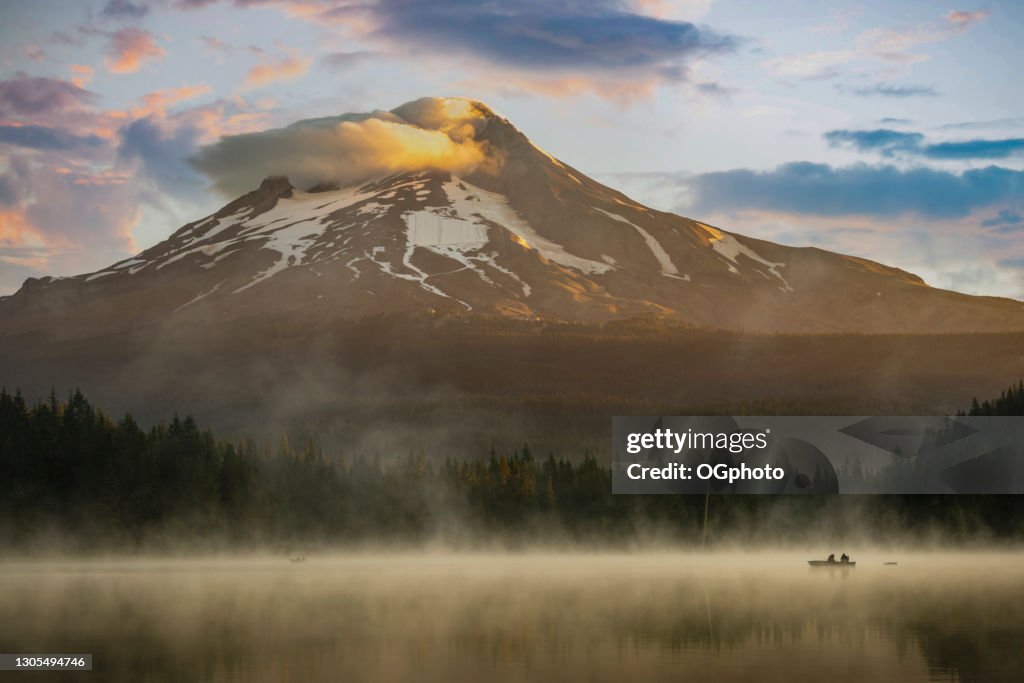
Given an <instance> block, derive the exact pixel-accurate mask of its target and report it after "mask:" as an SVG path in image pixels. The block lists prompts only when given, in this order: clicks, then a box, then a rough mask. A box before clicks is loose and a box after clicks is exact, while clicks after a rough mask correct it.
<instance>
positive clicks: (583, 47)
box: [0, 0, 1024, 299]
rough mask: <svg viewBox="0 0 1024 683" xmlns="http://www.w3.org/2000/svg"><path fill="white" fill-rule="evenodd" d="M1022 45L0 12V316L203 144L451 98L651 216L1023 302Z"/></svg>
mask: <svg viewBox="0 0 1024 683" xmlns="http://www.w3.org/2000/svg"><path fill="white" fill-rule="evenodd" d="M1022 38H1024V3H1021V2H1015V1H1005V0H1004V1H1002V2H981V3H980V4H964V5H961V4H952V5H942V4H940V3H935V2H911V1H907V0H884V1H878V0H871V1H869V2H821V1H816V2H809V1H803V0H779V1H777V2H772V3H752V2H742V1H729V0H678V1H672V0H525V1H518V2H511V1H509V0H490V1H488V2H479V1H471V0H431V1H429V2H427V1H425V0H297V1H294V2H289V1H286V0H220V1H218V0H96V1H95V2H88V1H87V2H78V3H68V2H65V1H63V0H34V1H33V2H31V3H26V2H22V1H21V0H0V295H2V294H6V293H10V292H13V291H15V290H17V288H18V287H19V286H20V285H21V283H22V282H23V281H24V280H25V278H27V277H39V276H43V275H53V276H63V275H73V274H78V273H84V272H91V271H94V270H97V269H100V268H103V267H105V266H107V265H109V264H111V263H113V262H115V261H118V260H121V259H123V258H126V257H128V256H130V255H132V254H134V253H136V252H138V251H140V250H142V249H144V248H146V247H149V246H152V245H153V244H155V243H157V242H158V241H160V240H162V239H164V238H166V237H167V236H168V235H170V234H171V233H172V232H173V231H174V230H175V229H177V228H178V227H180V226H181V225H183V224H185V223H187V222H190V221H192V220H195V219H197V218H199V217H201V216H204V215H206V214H208V213H211V212H212V211H214V210H216V209H217V208H219V207H220V206H221V205H223V204H224V203H226V202H227V200H229V199H231V198H233V197H232V196H229V194H230V191H234V190H237V188H235V187H231V188H230V190H229V189H228V188H227V187H226V186H225V184H224V183H220V182H218V178H217V177H216V175H215V174H213V173H211V171H210V164H204V163H203V160H204V159H207V158H208V157H209V155H210V154H211V150H217V149H220V147H219V145H224V144H230V143H231V141H232V140H237V139H236V138H229V139H228V140H227V143H225V142H221V139H222V138H223V137H224V136H235V135H241V134H245V133H254V132H258V131H272V130H273V129H278V128H281V127H284V126H288V125H289V124H291V123H293V122H295V121H298V120H304V119H310V118H318V117H332V116H338V115H341V114H345V113H350V112H371V111H375V110H391V109H394V108H395V107H398V106H399V105H402V104H403V103H405V102H409V101H412V100H415V99H417V98H421V97H425V96H459V97H468V98H472V99H477V100H480V101H482V102H484V103H486V104H488V105H489V106H490V107H492V108H493V109H494V110H496V111H497V112H499V113H500V114H501V115H503V116H505V117H507V118H509V119H510V120H511V121H512V122H513V123H514V124H515V125H516V126H517V127H518V128H519V129H520V130H522V131H523V132H524V133H525V134H526V135H528V136H529V137H530V139H531V140H533V141H534V142H535V143H536V144H537V145H538V146H540V147H542V148H543V149H545V150H546V151H548V152H550V153H551V154H553V155H554V156H556V157H558V158H559V159H561V160H563V161H564V162H566V163H568V164H570V165H572V166H574V167H576V168H577V169H579V170H581V171H583V172H584V173H586V174H588V175H590V176H592V177H594V178H596V179H598V180H600V181H602V182H604V183H606V184H609V185H612V186H613V187H616V188H617V189H621V190H622V191H624V192H626V193H627V194H629V195H630V196H632V197H633V198H635V199H637V200H638V201H641V202H643V203H646V204H648V205H650V206H653V207H655V208H659V209H663V210H668V211H674V212H676V213H680V214H682V215H686V216H690V217H693V218H696V219H699V220H702V221H704V222H707V223H709V224H712V225H716V226H719V227H722V228H724V229H727V230H731V231H734V232H738V233H741V234H745V235H750V236H753V237H758V238H761V239H768V240H772V241H777V242H782V243H785V244H789V245H794V246H815V247H820V248H824V249H830V250H834V251H840V252H843V253H848V254H853V255H857V256H862V257H865V258H870V259H874V260H877V261H880V262H883V263H886V264H888V265H894V266H897V267H900V268H903V269H905V270H908V271H911V272H913V273H916V274H918V275H920V276H922V277H923V278H924V279H925V280H926V281H927V282H928V283H929V284H931V285H933V286H938V287H944V288H949V289H955V290H958V291H962V292H967V293H971V294H986V295H999V296H1009V297H1015V298H1020V299H1024V91H1022V89H1021V88H1020V87H1019V80H1020V75H1019V72H1020V71H1021V67H1022V66H1024V40H1021V39H1022ZM360 144H363V145H365V144H366V141H365V140H361V141H360ZM318 151H319V153H321V154H325V153H327V152H328V151H330V152H331V153H333V150H317V149H312V150H311V151H310V152H309V153H310V154H312V155H315V154H317V153H318ZM266 161H267V160H266V159H263V160H262V161H261V162H260V163H258V164H257V166H258V168H263V167H264V166H266V165H267V163H266Z"/></svg>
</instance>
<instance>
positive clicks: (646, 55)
mask: <svg viewBox="0 0 1024 683" xmlns="http://www.w3.org/2000/svg"><path fill="white" fill-rule="evenodd" d="M373 7H374V9H373V17H374V19H376V20H377V22H378V25H377V27H376V29H375V31H374V35H375V36H377V37H381V38H386V39H389V40H391V41H392V42H394V43H395V44H397V45H404V46H407V47H409V48H411V49H425V50H429V51H435V50H443V51H445V52H449V53H450V52H453V51H456V52H464V53H467V54H472V55H474V56H476V57H480V58H483V59H486V60H488V61H490V62H494V63H497V64H501V65H506V66H515V67H520V68H524V69H527V70H539V71H547V70H549V69H555V70H558V69H568V70H580V71H596V72H601V71H608V70H612V71H614V70H618V69H634V68H654V69H661V68H663V67H665V66H668V65H674V64H676V63H677V62H678V60H679V59H681V58H685V57H691V56H699V55H706V54H710V53H715V52H723V51H731V50H733V49H734V48H735V45H736V41H735V39H734V38H731V37H728V36H723V35H719V34H717V33H714V32H712V31H710V30H707V29H700V28H698V27H696V26H695V25H693V24H690V23H688V22H677V21H666V20H661V19H657V18H654V17H648V16H644V15H641V14H634V13H631V12H626V11H623V10H621V9H619V6H618V5H617V4H615V3H611V2H607V1H602V0H591V1H590V2H562V3H554V2H547V1H544V0H527V1H526V2H511V1H509V0H497V1H495V2H488V3H479V2H476V1H475V0H439V1H437V2H430V3H422V2H413V1H410V0H384V1H381V2H378V3H376V4H375V5H374V6H373Z"/></svg>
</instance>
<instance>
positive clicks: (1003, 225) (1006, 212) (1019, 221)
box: [981, 209, 1024, 232]
mask: <svg viewBox="0 0 1024 683" xmlns="http://www.w3.org/2000/svg"><path fill="white" fill-rule="evenodd" d="M981 227H983V228H997V229H999V231H1000V232H1007V231H1010V230H1024V215H1021V214H1019V213H1018V212H1016V211H1012V210H1010V209H1002V210H1000V211H999V213H998V214H996V215H995V216H993V217H992V218H986V219H985V220H983V221H982V222H981Z"/></svg>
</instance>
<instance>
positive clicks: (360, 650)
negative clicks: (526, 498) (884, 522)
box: [0, 554, 1024, 683]
mask: <svg viewBox="0 0 1024 683" xmlns="http://www.w3.org/2000/svg"><path fill="white" fill-rule="evenodd" d="M805 559H807V558H806V557H804V556H803V555H789V556H784V555H722V554H716V555H690V554H659V555H631V556H611V555H582V554H581V555H498V556H475V555H429V556H425V555H394V556H379V555H375V556H369V555H356V556H347V557H345V556H336V557H316V556H310V558H309V560H308V561H307V562H303V563H290V562H289V561H288V559H287V558H280V559H278V558H274V559H258V560H253V559H246V560H238V559H220V560H204V561H199V560H195V561H184V560H169V561H168V560H148V561H123V562H99V561H91V562H60V563H28V562H8V563H6V564H2V565H0V652H26V653H29V652H37V653H39V652H68V653H71V652H73V653H87V652H91V653H93V654H94V655H95V656H94V665H93V666H94V670H93V672H92V674H82V673H77V674H41V673H33V674H18V675H17V676H18V677H19V680H21V679H22V678H24V680H28V679H29V678H31V679H32V681H43V680H84V679H83V677H84V676H88V678H89V680H90V681H99V680H119V681H162V680H180V681H338V680H358V681H368V680H369V681H375V680H416V681H445V682H446V683H447V682H451V681H478V680H486V681H489V682H498V681H513V680H516V681H520V680H532V681H540V680H559V681H566V680H586V681H605V680H607V681H623V680H643V681H660V680H666V681H667V680H679V679H680V678H685V679H687V680H715V681H740V680H759V681H768V682H771V681H794V680H795V681H803V680H812V679H816V678H819V677H823V678H827V679H828V680H830V681H857V682H858V683H863V682H864V681H869V682H870V683H880V682H882V681H928V680H942V681H949V680H962V681H983V682H985V683H1000V682H1003V681H1005V682H1010V681H1014V682H1017V681H1020V680H1024V655H1022V643H1024V556H1021V555H1012V554H1000V555H977V554H975V555H910V556H908V555H903V556H899V557H894V556H893V555H892V554H889V555H887V556H885V557H882V556H876V557H872V556H868V555H863V554H858V555H857V557H856V558H855V559H856V560H857V561H858V563H857V568H856V569H853V570H847V571H837V570H831V569H811V568H809V567H807V565H806V562H805V561H804V560H805ZM892 559H898V560H899V565H898V566H896V567H892V566H885V565H883V562H884V561H886V560H892ZM11 675H14V674H8V676H11Z"/></svg>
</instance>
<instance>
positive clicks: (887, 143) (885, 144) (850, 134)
mask: <svg viewBox="0 0 1024 683" xmlns="http://www.w3.org/2000/svg"><path fill="white" fill-rule="evenodd" d="M824 138H825V140H826V141H828V143H829V145H831V146H832V147H853V148H854V149H856V150H858V151H861V152H864V151H878V152H881V153H882V155H883V156H893V155H894V154H896V153H897V152H904V151H908V150H909V151H915V150H917V149H918V148H919V147H920V145H921V141H922V140H924V136H923V135H921V134H920V133H903V132H901V131H898V130H892V129H889V128H878V129H876V130H830V131H828V132H827V133H825V135H824Z"/></svg>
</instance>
